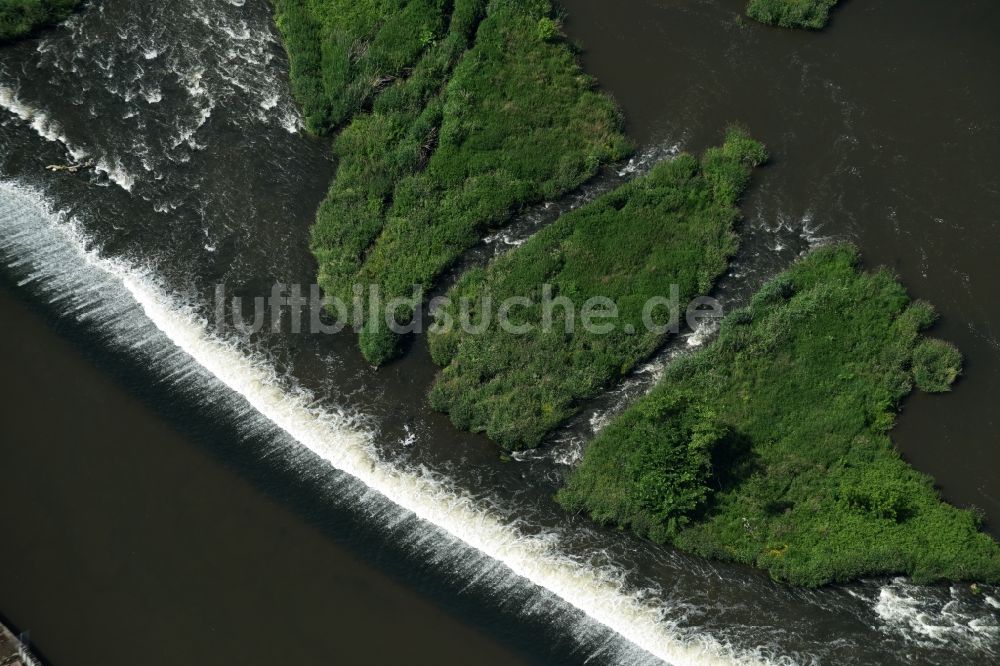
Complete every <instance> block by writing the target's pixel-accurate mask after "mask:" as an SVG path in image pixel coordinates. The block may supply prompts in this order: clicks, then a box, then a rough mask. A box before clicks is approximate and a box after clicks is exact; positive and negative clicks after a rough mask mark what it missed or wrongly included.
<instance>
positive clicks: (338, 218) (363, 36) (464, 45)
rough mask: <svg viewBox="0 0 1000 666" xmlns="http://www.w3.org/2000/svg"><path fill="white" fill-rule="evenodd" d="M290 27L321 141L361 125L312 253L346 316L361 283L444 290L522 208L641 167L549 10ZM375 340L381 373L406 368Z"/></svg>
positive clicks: (333, 7)
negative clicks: (492, 232)
mask: <svg viewBox="0 0 1000 666" xmlns="http://www.w3.org/2000/svg"><path fill="white" fill-rule="evenodd" d="M277 21H278V25H279V27H280V28H281V30H282V33H283V34H284V36H285V39H286V44H287V46H288V50H289V54H290V57H291V63H292V77H293V83H294V87H295V90H296V94H297V96H298V97H299V99H300V100H301V102H302V104H303V108H304V109H305V114H306V118H307V122H308V124H309V126H310V128H312V129H313V130H314V131H318V132H327V131H330V130H331V129H333V128H335V127H337V126H339V125H341V124H343V123H344V122H346V121H348V120H349V122H347V125H346V126H345V127H344V129H343V131H342V132H341V134H340V135H339V136H338V137H337V140H336V145H335V153H336V157H337V159H338V164H339V166H338V172H337V177H336V180H335V181H334V183H333V185H332V187H331V189H330V192H329V195H328V196H327V198H326V200H325V201H324V202H323V204H322V206H321V208H320V211H319V213H318V216H317V221H316V225H315V226H314V229H313V238H312V248H313V252H314V254H315V255H316V258H317V260H318V262H319V283H320V285H321V286H322V287H323V289H324V291H326V293H327V294H329V295H333V296H338V297H341V298H342V299H343V300H345V301H347V302H350V300H351V298H352V294H351V289H352V286H353V285H354V284H359V283H360V284H365V285H375V286H377V287H378V288H379V290H380V293H381V294H382V295H383V296H384V298H386V299H391V298H394V297H406V296H410V295H411V292H412V288H413V285H422V286H424V287H428V288H429V287H430V286H431V285H432V284H433V283H434V281H435V280H436V279H437V277H438V276H439V275H440V274H441V273H442V272H443V271H444V270H445V269H447V268H448V267H449V266H450V265H451V264H452V263H453V262H454V261H455V260H456V259H457V258H458V257H459V256H460V255H461V253H462V252H464V251H465V250H467V249H468V248H469V247H471V246H472V245H473V244H474V243H476V242H477V241H478V240H479V238H480V237H481V235H482V234H483V233H484V232H485V231H486V230H487V229H489V228H491V227H495V226H497V225H500V224H502V223H503V222H504V221H506V220H507V219H509V217H510V216H511V215H512V214H513V213H514V212H515V211H516V210H517V209H518V208H520V207H522V206H525V205H527V204H531V203H535V202H539V201H542V200H544V199H551V198H555V197H558V196H560V195H562V194H564V193H566V192H568V191H570V190H572V189H574V188H576V187H578V186H579V185H581V184H582V183H583V182H585V181H586V180H588V179H589V178H591V177H592V176H594V175H595V174H596V173H597V170H598V168H599V167H600V165H601V164H602V163H606V162H609V161H613V160H619V159H621V158H623V157H624V156H626V155H627V154H628V151H629V146H628V145H627V142H626V140H625V138H624V136H623V134H622V131H621V126H622V119H621V116H620V113H619V112H618V110H617V108H616V107H615V105H614V104H613V103H612V101H611V100H610V99H609V98H608V97H606V96H605V95H603V94H602V93H600V92H598V91H597V90H595V85H594V81H593V80H592V79H591V78H590V77H588V76H586V75H585V74H584V73H583V72H582V71H581V70H580V68H579V65H578V64H577V62H576V60H575V57H574V54H573V52H572V51H571V49H570V48H569V46H568V45H567V44H566V43H565V42H564V40H562V39H561V37H560V33H559V27H558V23H557V22H556V20H555V19H554V17H553V13H552V7H551V6H550V4H549V3H548V2H547V1H546V0H505V1H495V2H491V3H489V4H487V3H485V2H484V1H483V0H455V2H444V1H439V2H430V1H426V0H418V1H416V2H409V3H400V2H399V1H398V0H396V1H389V0H385V1H381V2H379V1H376V0H368V1H366V2H360V3H357V2H355V3H348V2H344V1H343V0H325V1H324V0H309V1H306V0H278V2H277ZM410 316H412V308H410V309H409V310H406V308H403V310H402V311H399V312H397V318H398V320H399V321H400V323H405V322H406V321H407V320H408V318H409V317H410ZM360 338H361V340H360V342H361V349H362V352H363V353H364V355H365V357H366V358H368V360H369V361H371V362H372V363H375V364H381V363H383V362H385V361H387V360H389V359H391V358H392V357H393V356H394V355H395V354H396V353H397V348H398V340H397V337H396V335H395V334H394V333H392V332H391V331H390V330H389V327H388V326H387V325H386V323H385V322H384V321H382V320H381V319H380V318H378V317H376V318H371V319H369V320H367V321H366V322H365V325H364V329H363V330H362V332H361V336H360Z"/></svg>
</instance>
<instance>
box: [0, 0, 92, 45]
mask: <svg viewBox="0 0 1000 666" xmlns="http://www.w3.org/2000/svg"><path fill="white" fill-rule="evenodd" d="M81 4H83V0H0V44H2V43H4V42H8V41H12V40H15V39H18V38H19V37H24V36H26V35H28V34H30V33H31V32H32V31H33V30H35V29H37V28H40V27H42V26H46V25H52V24H54V23H58V22H59V21H64V20H65V19H66V18H68V17H69V15H70V14H72V13H73V10H74V9H76V8H77V7H79V6H80V5H81Z"/></svg>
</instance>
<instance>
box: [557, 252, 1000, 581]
mask: <svg viewBox="0 0 1000 666" xmlns="http://www.w3.org/2000/svg"><path fill="white" fill-rule="evenodd" d="M857 259H858V257H857V253H856V251H855V250H854V249H853V248H851V247H846V246H833V247H827V248H822V249H820V250H817V251H815V252H813V253H812V254H810V255H809V256H808V257H807V258H805V259H803V260H801V261H800V262H799V263H797V264H796V265H795V266H794V267H793V268H792V269H790V270H789V271H787V272H786V273H785V274H784V275H782V276H780V277H778V278H776V279H775V280H773V281H772V282H770V283H769V284H768V285H767V286H766V287H764V289H762V290H761V292H760V293H759V294H758V295H757V297H756V298H754V299H753V301H752V303H751V305H750V306H749V307H748V308H747V309H745V310H741V311H739V312H737V313H734V314H732V315H730V316H729V317H728V318H727V319H726V320H725V322H724V324H723V326H722V329H721V330H720V333H719V337H718V339H717V340H716V341H715V342H714V343H713V344H711V345H710V346H709V347H708V348H706V349H704V350H702V351H700V352H698V353H695V354H693V355H691V356H688V357H685V358H683V359H680V360H679V361H677V362H675V363H674V364H673V365H672V366H671V367H670V368H668V370H667V373H666V375H665V376H664V378H663V380H662V381H661V383H660V384H659V385H658V386H657V387H656V388H655V389H654V390H653V391H652V392H651V393H650V394H649V395H648V396H647V397H645V398H643V399H641V400H640V401H639V402H638V403H637V404H636V405H635V406H633V407H632V408H630V409H629V410H627V411H626V412H625V413H624V414H623V415H622V416H620V417H619V418H618V419H616V420H615V421H614V422H613V423H612V424H610V425H609V426H608V427H607V428H606V430H605V431H604V432H602V433H601V434H600V435H599V436H598V437H597V438H596V439H595V440H594V441H593V442H592V443H591V444H590V445H589V447H588V449H587V451H586V453H585V456H584V459H583V461H582V463H581V464H580V466H579V468H578V469H577V470H575V472H574V473H573V475H572V477H571V478H570V480H569V483H568V485H567V486H566V488H565V489H564V490H563V491H562V492H561V493H560V495H559V500H560V502H562V503H563V504H564V505H565V506H566V508H568V509H570V510H573V511H579V510H585V511H588V512H589V513H590V514H591V515H592V516H593V517H594V518H596V519H598V520H600V521H602V522H607V523H613V524H617V525H622V526H630V527H632V528H633V529H636V531H637V532H639V533H640V534H643V535H648V536H651V537H652V538H654V539H657V540H660V541H663V540H666V541H670V542H671V543H673V544H675V545H676V546H678V547H680V548H682V549H685V550H688V551H691V552H694V553H697V554H700V555H703V556H708V557H715V558H721V559H726V560H735V561H738V562H743V563H746V564H750V565H755V566H758V567H760V568H763V569H766V570H768V571H769V572H770V573H771V575H772V576H773V577H774V578H776V579H779V580H782V581H787V582H790V583H795V584H800V585H808V586H816V585H823V584H826V583H830V582H838V581H847V580H852V579H856V578H858V577H862V576H868V575H880V574H908V575H910V576H912V577H913V578H914V580H915V581H917V582H931V581H936V580H978V581H981V582H992V583H996V582H998V581H1000V546H998V545H997V543H996V542H995V541H993V539H991V538H990V537H989V536H987V535H986V534H984V533H982V532H980V531H979V519H978V518H977V516H976V515H975V514H974V513H972V512H970V511H964V510H959V509H956V508H954V507H951V506H949V505H947V504H946V503H944V502H943V501H942V500H941V499H940V497H939V495H938V493H937V492H936V490H935V489H934V484H933V481H932V480H931V479H930V478H929V477H927V476H925V475H923V474H921V473H919V472H917V471H915V470H914V469H912V468H911V467H910V466H909V465H908V464H907V463H906V462H904V461H903V460H902V459H901V458H900V456H899V454H898V453H897V452H896V450H895V448H894V447H893V444H892V442H891V440H890V439H889V437H888V435H887V432H888V431H889V430H890V429H891V427H892V425H893V422H894V416H895V414H896V412H897V410H898V408H899V405H900V402H901V401H902V399H903V398H904V397H905V396H906V395H908V394H909V393H910V391H911V389H912V386H913V377H914V376H916V377H917V382H918V385H926V387H927V388H929V389H931V390H939V389H941V388H942V387H946V386H947V384H948V383H950V380H952V379H954V377H955V376H956V375H957V370H958V367H959V365H960V357H959V355H958V353H957V351H955V350H954V348H953V347H951V346H949V345H946V344H944V343H941V342H938V341H932V340H927V339H925V338H924V337H923V336H922V335H921V333H920V331H921V330H922V329H923V328H925V327H926V326H927V325H929V324H930V323H931V322H932V321H933V319H934V315H933V311H932V310H931V309H930V307H929V306H928V305H927V304H925V303H919V302H918V303H911V301H910V299H909V297H908V296H907V294H906V291H905V290H904V289H903V287H902V286H901V285H900V284H899V283H898V282H897V281H896V279H895V278H894V277H893V276H892V275H891V274H890V273H888V272H886V271H878V272H875V273H871V274H866V273H862V272H860V271H859V270H858V268H857ZM911 367H912V369H913V370H912V373H911ZM677 396H684V398H685V400H687V401H688V404H691V405H700V406H705V405H707V406H710V408H711V415H712V419H711V421H709V423H711V424H713V426H714V427H719V428H725V429H726V430H727V432H728V435H727V436H725V437H724V438H722V439H721V440H719V441H716V443H715V446H714V449H713V450H714V454H713V471H712V478H711V480H710V481H709V482H708V484H707V485H708V486H710V487H712V488H714V489H715V490H714V492H713V493H712V494H711V495H710V496H709V497H707V498H706V499H705V500H704V501H700V500H699V502H698V503H696V504H700V506H701V508H700V509H697V510H695V511H694V512H691V511H689V512H687V513H685V514H684V515H685V516H687V517H688V518H689V520H690V522H688V523H687V524H681V525H680V529H678V523H677V521H676V520H675V521H673V522H671V518H672V516H669V515H661V516H657V514H656V513H655V512H651V511H650V510H649V508H648V506H647V505H645V504H644V502H645V498H646V497H648V488H647V485H646V483H645V482H644V481H643V479H644V477H643V474H642V470H649V471H650V473H653V474H663V484H664V485H665V487H666V488H668V490H667V491H665V492H666V493H667V494H666V496H669V492H670V491H669V488H677V489H678V490H677V492H678V493H680V492H682V491H683V490H685V489H686V488H688V487H689V486H685V485H684V484H679V483H678V482H677V481H676V480H675V479H676V475H675V474H673V473H672V472H669V471H668V473H663V471H662V469H663V468H662V465H663V464H664V463H663V462H662V461H664V460H665V461H667V462H666V465H667V466H668V470H670V469H673V468H674V467H673V465H674V463H672V462H671V461H673V460H674V459H675V458H676V453H675V446H676V444H674V443H673V442H675V441H676V440H677V439H678V438H677V437H676V435H674V433H675V432H676V431H677V430H678V429H680V430H681V431H684V429H685V428H688V429H690V426H688V425H687V424H688V423H690V420H691V417H690V416H688V415H687V414H686V413H684V412H682V413H681V414H680V415H678V411H677V409H676V407H675V405H676V404H677V400H678V398H677ZM700 409H702V410H703V412H702V413H707V409H706V408H705V407H701V408H700ZM678 420H679V421H680V423H679V424H678V423H674V422H675V421H678ZM660 428H665V429H666V434H664V435H656V434H654V433H656V432H657V431H658V429H660ZM713 432H715V431H713ZM683 439H684V438H683V437H681V438H680V441H683ZM650 442H656V443H655V444H650ZM650 446H653V447H663V449H664V452H663V453H662V454H660V455H653V456H650V454H649V452H648V447H650ZM636 470H640V471H636ZM697 478H699V479H703V477H697ZM699 483H704V481H701V480H700V481H699ZM688 506H691V505H690V504H689V505H688ZM654 521H655V522H654Z"/></svg>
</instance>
